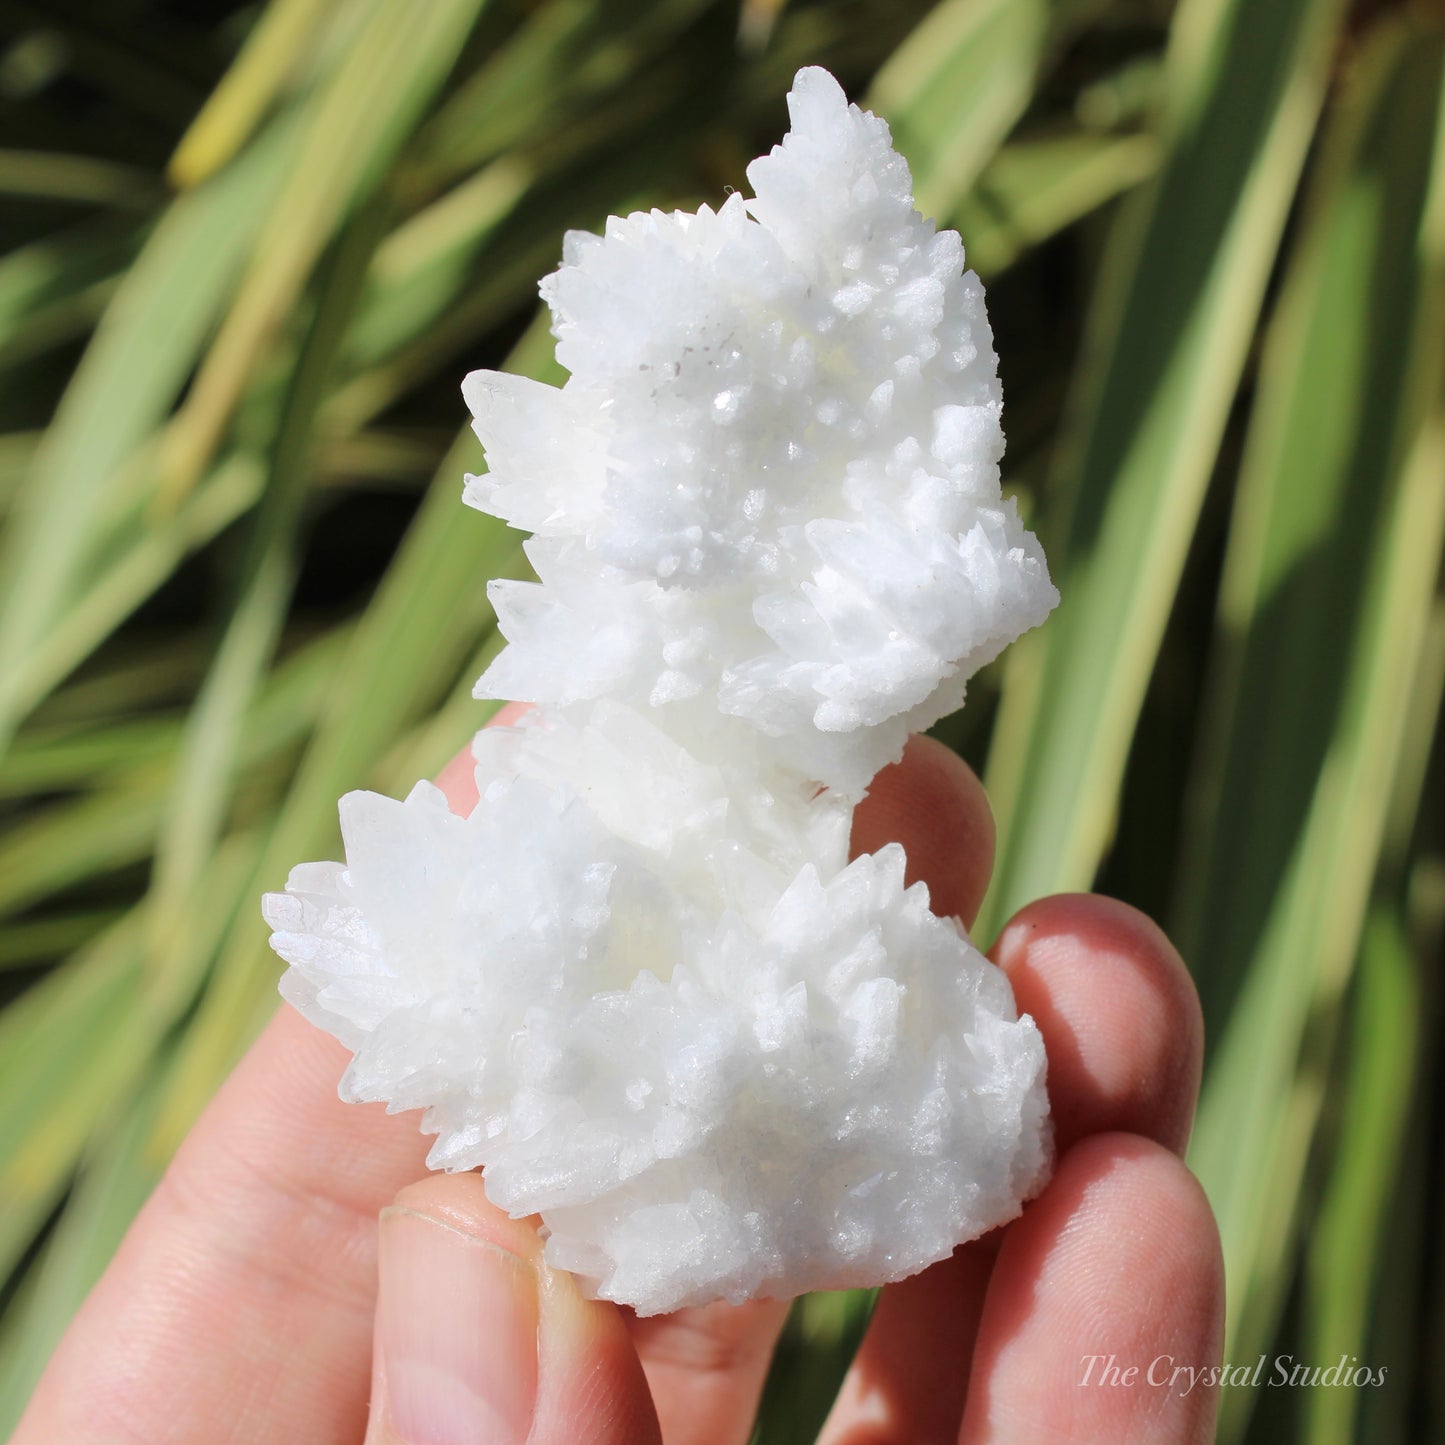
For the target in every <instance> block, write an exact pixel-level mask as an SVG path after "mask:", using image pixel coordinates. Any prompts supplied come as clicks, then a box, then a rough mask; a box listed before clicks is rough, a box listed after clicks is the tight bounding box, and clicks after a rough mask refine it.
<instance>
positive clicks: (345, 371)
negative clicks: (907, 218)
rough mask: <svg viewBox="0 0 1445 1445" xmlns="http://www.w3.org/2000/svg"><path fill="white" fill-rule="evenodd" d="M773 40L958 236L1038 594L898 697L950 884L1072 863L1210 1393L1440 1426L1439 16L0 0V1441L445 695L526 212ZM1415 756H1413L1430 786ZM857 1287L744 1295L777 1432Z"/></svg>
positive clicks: (712, 109)
mask: <svg viewBox="0 0 1445 1445" xmlns="http://www.w3.org/2000/svg"><path fill="white" fill-rule="evenodd" d="M812 62H820V63H822V64H825V65H827V66H829V67H830V68H832V69H833V70H834V71H835V72H836V73H837V74H838V75H839V76H840V78H841V79H843V81H844V82H845V84H846V85H847V87H848V88H849V91H850V93H851V94H853V95H854V96H856V97H858V98H860V99H861V100H863V101H864V102H865V103H867V104H869V105H872V106H874V107H875V108H877V109H878V110H879V111H880V113H882V114H883V115H885V116H886V117H887V118H888V119H889V120H890V122H891V123H892V125H893V127H894V132H895V135H896V137H897V140H898V143H899V146H900V148H901V149H902V150H903V152H904V153H905V154H906V155H907V156H908V158H909V160H910V161H911V163H912V165H913V167H914V172H915V176H916V178H917V182H918V195H919V203H920V206H921V207H922V208H923V209H924V210H925V211H927V212H930V213H932V214H935V215H937V216H939V217H940V218H942V219H943V220H944V221H946V222H947V223H949V224H952V225H956V226H957V227H959V228H960V229H961V230H962V232H963V235H964V239H965V242H966V245H967V247H968V252H969V257H970V261H971V263H972V264H973V265H975V266H976V267H977V268H978V270H979V271H980V272H981V274H982V275H983V277H984V279H985V281H986V282H988V284H989V292H990V309H991V314H992V317H993V322H994V326H995V329H996V335H997V345H998V350H999V353H1000V358H1001V365H1002V370H1003V376H1004V385H1005V394H1006V396H1007V398H1008V406H1007V415H1006V424H1007V428H1008V433H1009V456H1008V459H1007V462H1006V475H1007V477H1008V479H1009V483H1010V485H1011V486H1012V487H1013V488H1014V489H1016V490H1017V491H1018V492H1019V493H1020V495H1021V496H1022V498H1023V499H1024V504H1025V507H1026V508H1027V510H1028V511H1029V513H1030V515H1031V516H1032V518H1033V522H1034V525H1035V526H1036V527H1037V529H1038V530H1039V532H1040V533H1041V535H1042V537H1043V539H1044V542H1045V545H1046V547H1047V549H1048V553H1049V556H1050V559H1051V562H1052V564H1053V567H1054V571H1055V576H1056V578H1057V580H1058V581H1059V584H1060V587H1061V590H1062V592H1063V596H1064V602H1063V605H1062V606H1061V607H1060V609H1059V611H1058V613H1057V614H1056V615H1055V617H1054V618H1053V620H1052V621H1051V622H1050V623H1049V625H1048V626H1047V627H1046V628H1044V629H1043V630H1042V631H1041V632H1039V633H1036V634H1033V635H1031V636H1030V637H1029V638H1028V639H1027V640H1026V641H1025V642H1024V643H1022V644H1020V645H1018V646H1016V647H1015V648H1013V649H1012V650H1011V651H1010V652H1009V654H1008V655H1007V657H1006V658H1005V659H1004V661H1003V662H1002V664H1001V665H1000V666H999V667H997V668H996V669H994V670H992V671H991V672H990V673H989V674H987V675H985V676H984V677H983V678H981V679H980V680H979V682H978V683H977V684H976V685H975V688H974V690H973V695H972V698H971V701H970V706H969V708H968V709H967V711H966V712H965V713H964V714H963V715H962V716H961V717H960V718H958V719H955V720H953V721H952V722H950V723H948V724H946V725H945V726H944V728H943V729H942V732H943V735H944V736H945V737H946V738H947V740H948V741H949V742H950V743H952V744H953V745H954V746H956V747H957V748H958V749H959V750H960V751H962V752H963V753H964V754H965V755H966V756H967V757H969V758H970V760H971V761H972V762H973V763H974V764H975V766H977V767H978V768H979V769H980V770H982V771H983V772H984V773H985V775H986V777H987V780H988V783H989V786H990V789H991V791H992V795H993V798H994V806H995V810H996V812H997V814H998V818H999V824H1000V854H999V859H1000V862H999V870H998V875H997V880H996V884H995V887H994V890H993V892H992V894H991V896H990V900H989V902H988V904H987V906H986V910H985V917H984V919H983V920H982V921H981V923H980V928H979V932H980V936H981V937H985V938H986V937H991V936H992V933H993V931H994V930H995V929H996V928H997V927H998V925H999V924H1000V923H1001V921H1002V920H1003V919H1004V918H1005V917H1007V916H1008V914H1009V913H1010V912H1011V911H1012V910H1013V909H1014V908H1015V907H1017V906H1018V905H1020V904H1022V903H1023V902H1025V901H1026V900H1028V899H1029V898H1031V897H1033V896H1036V895H1038V894H1040V893H1044V892H1048V891H1053V890H1056V889H1060V888H1084V887H1089V886H1094V885H1097V886H1099V887H1101V888H1103V889H1105V890H1106V891H1109V892H1111V893H1114V894H1116V895H1118V896H1121V897H1124V898H1127V899H1129V900H1130V901H1132V902H1134V903H1136V904H1138V905H1139V906H1141V907H1143V908H1145V909H1147V910H1149V911H1150V912H1151V913H1153V914H1155V915H1156V916H1157V917H1159V918H1160V919H1161V921H1163V922H1164V923H1165V924H1166V925H1167V926H1168V927H1169V929H1170V930H1171V932H1172V933H1173V935H1174V937H1175V938H1176V940H1177V941H1178V942H1179V944H1180V947H1181V949H1182V950H1183V952H1184V954H1185V957H1186V958H1187V959H1188V960H1189V962H1190V964H1191V966H1192V968H1193V969H1194V971H1195V975H1196V978H1197V979H1198V982H1199V988H1200V992H1201V994H1202V996H1203V999H1204V1004H1205V1009H1206V1014H1207V1020H1208V1029H1209V1037H1210V1049H1209V1058H1208V1064H1207V1076H1206V1083H1205V1091H1204V1098H1203V1103H1202V1108H1201V1112H1200V1117H1199V1123H1198V1127H1197V1130H1196V1135H1195V1139H1194V1144H1193V1149H1192V1156H1191V1163H1192V1164H1193V1166H1194V1168H1195V1169H1196V1170H1197V1171H1198V1173H1199V1174H1200V1176H1201V1178H1202V1179H1203V1181H1204V1183H1205V1185H1206V1187H1207V1189H1208V1192H1209V1195H1210V1197H1211V1199H1212V1200H1213V1203H1214V1207H1215V1209H1216V1211H1217V1213H1218V1216H1219V1221H1220V1225H1221V1228H1222V1231H1223V1237H1224V1246H1225V1252H1226V1257H1227V1264H1228V1272H1229V1287H1230V1299H1229V1326H1228V1328H1229V1340H1228V1347H1227V1356H1226V1357H1227V1358H1228V1359H1229V1360H1231V1361H1251V1362H1252V1361H1253V1360H1254V1359H1255V1358H1256V1357H1257V1356H1258V1355H1259V1354H1261V1353H1265V1352H1286V1353H1292V1354H1293V1355H1294V1356H1295V1357H1296V1358H1297V1359H1303V1360H1308V1361H1310V1362H1312V1363H1317V1364H1321V1365H1327V1364H1332V1363H1334V1362H1335V1361H1336V1360H1338V1359H1339V1357H1340V1356H1341V1355H1346V1356H1355V1357H1358V1359H1359V1361H1360V1362H1362V1363H1367V1364H1369V1365H1371V1366H1374V1367H1379V1366H1381V1365H1384V1366H1387V1367H1388V1372H1389V1373H1388V1384H1387V1385H1386V1386H1385V1387H1384V1388H1379V1389H1371V1390H1367V1391H1363V1392H1355V1391H1352V1390H1349V1389H1345V1388H1336V1389H1316V1390H1254V1391H1250V1390H1243V1389H1235V1390H1230V1391H1227V1392H1226V1395H1225V1400H1224V1410H1223V1417H1222V1422H1221V1429H1220V1438H1221V1440H1224V1441H1227V1442H1235V1441H1251V1442H1253V1441H1269V1442H1274V1441H1286V1440H1291V1441H1292V1440H1299V1441H1310V1442H1318V1445H1330V1442H1345V1441H1350V1440H1361V1441H1371V1442H1384V1441H1416V1440H1425V1439H1437V1440H1440V1439H1445V1251H1442V1248H1441V1242H1440V1233H1439V1229H1438V1225H1439V1221H1440V1219H1441V1217H1442V1203H1445V1199H1442V1157H1445V1152H1442V1119H1445V1115H1442V1110H1441V1103H1440V1098H1439V1094H1440V1090H1439V1083H1440V1071H1441V1062H1442V1054H1441V1048H1440V1042H1439V1039H1440V1017H1441V990H1440V983H1439V973H1440V968H1439V966H1440V963H1441V920H1442V914H1445V854H1442V843H1445V839H1442V829H1441V823H1442V818H1441V814H1440V810H1439V809H1438V807H1437V808H1435V809H1434V810H1431V809H1429V808H1423V807H1422V806H1421V799H1422V798H1424V797H1431V796H1434V797H1435V798H1437V799H1438V798H1439V797H1440V796H1441V795H1442V794H1441V791H1440V790H1439V783H1440V778H1439V773H1440V770H1441V758H1440V748H1439V733H1438V730H1437V719H1438V715H1439V706H1440V697H1441V684H1442V678H1445V609H1442V604H1441V600H1440V596H1439V592H1438V576H1439V563H1440V556H1441V542H1442V533H1445V365H1442V362H1445V357H1442V350H1445V127H1442V115H1445V110H1442V73H1445V16H1442V10H1441V7H1440V6H1439V5H1437V4H1429V3H1416V4H1411V3H1406V0H1397V3H1386V0H1374V3H1357V4H1354V5H1349V4H1347V3H1345V0H1178V3H1177V4H1171V3H1168V0H943V3H941V4H930V3H927V0H836V3H804V0H795V3H792V4H784V3H782V0H748V3H745V4H743V5H742V6H741V7H739V5H738V4H737V3H736V0H734V3H711V0H655V3H646V0H606V3H603V0H485V3H484V0H426V3H417V0H269V3H267V4H264V5H262V4H235V3H227V0H109V3H101V0H88V3H87V0H46V3H44V4H40V3H29V0H0V116H3V133H0V194H3V196H4V213H3V217H0V239H3V258H0V515H3V538H0V743H3V761H0V810H3V821H0V998H3V1000H4V1008H3V1012H0V1277H4V1278H6V1279H7V1280H8V1283H7V1284H6V1285H5V1287H4V1293H3V1296H0V1303H3V1317H0V1430H8V1427H9V1425H10V1424H11V1423H12V1422H13V1421H14V1419H15V1417H16V1415H17V1414H18V1410H19V1406H20V1404H21V1403H22V1401H23V1400H24V1398H25V1396H26V1395H27V1393H28V1391H29V1389H30V1387H31V1385H32V1383H33V1381H34V1379H35V1378H36V1376H37V1374H38V1371H39V1369H40V1367H41V1365H42V1364H43V1362H44V1360H45V1358H46V1355H47V1354H48V1352H49V1350H50V1348H51V1346H52V1344H53V1343H54V1341H55V1339H56V1338H57V1336H58V1334H59V1332H60V1330H61V1329H62V1328H63V1326H64V1324H65V1321H66V1320H67V1318H68V1317H69V1315H70V1313H71V1312H72V1311H73V1309H74V1308H75V1306H76V1305H77V1303H78V1302H79V1300H80V1298H81V1297H82V1296H83V1294H84V1292H85V1291H86V1289H87V1288H88V1287H89V1285H90V1284H91V1282H92V1281H93V1280H94V1278H95V1277H96V1275H97V1274H98V1272H99V1271H100V1269H101V1268H102V1266H103V1265H104V1263H105V1261H106V1260H107V1258H108V1257H109V1255H110V1253H111V1252H112V1250H113V1249H114V1248H115V1246H116V1243H117V1241H118V1240H119V1238H120V1236H121V1234H122V1232H123V1231H124V1229H125V1227H126V1224H127V1222H128V1220H129V1219H130V1217H131V1215H132V1214H133V1212H134V1211H135V1209H136V1208H137V1207H138V1205H139V1203H140V1202H141V1200H142V1199H143V1198H144V1196H145V1195H146V1193H147V1192H148V1191H149V1189H150V1188H151V1186H152V1185H153V1184H154V1182H155V1180H156V1178H157V1176H158V1173H159V1171H160V1170H161V1169H162V1168H163V1166H164V1164H165V1161H166V1159H167V1157H168V1155H169V1153H170V1151H171V1150H172V1148H173V1147H174V1145H175V1143H176V1141H177V1139H178V1138H179V1137H180V1135H181V1134H182V1133H183V1132H184V1131H185V1129H186V1127H187V1125H188V1124H189V1123H190V1121H191V1120H192V1119H193V1118H194V1116H195V1115H196V1113H197V1111H198V1110H199V1109H200V1107H201V1106H202V1104H203V1103H204V1101H205V1100H206V1099H207V1097H208V1096H209V1095H210V1093H211V1092H212V1091H213V1090H214V1089H215V1087H216V1085H217V1084H218V1082H219V1081H220V1079H221V1078H222V1077H223V1076H224V1074H225V1073H226V1072H227V1070H228V1068H229V1067H230V1065H231V1064H232V1062H233V1061H234V1060H235V1058H236V1056H237V1054H238V1053H239V1052H240V1050H241V1049H242V1048H243V1047H244V1046H245V1044H246V1043H247V1041H248V1040H249V1038H250V1037H251V1036H252V1034H253V1033H254V1032H255V1030H256V1029H257V1028H258V1027H259V1025H260V1023H261V1021H262V1020H263V1019H264V1018H265V1017H266V1015H267V1014H268V1013H269V1012H270V1010H271V1009H272V1008H274V1007H275V988H274V983H275V978H276V975H277V967H276V965H275V963H274V961H273V959H272V957H271V955H270V954H269V952H268V951H267V949H266V946H265V936H264V929H263V927H262V925H261V921H260V918H259V914H258V909H257V898H258V895H259V894H260V892H261V891H262V890H263V888H266V887H276V886H278V885H279V884H280V883H281V881H282V880H283V878H284V877H285V874H286V870H287V868H288V866H289V865H290V864H292V863H293V862H295V861H297V860H299V859H303V858H312V857H325V856H328V855H333V856H334V855H335V853H336V851H337V849H338V847H339V840H338V838H337V830H336V821H335V800H336V798H337V795H338V794H340V793H341V792H343V791H345V790H347V789H349V788H353V787H357V786H362V785H368V786H373V787H378V788H381V789H384V790H388V791H392V792H396V791H399V790H405V789H406V788H407V787H408V786H409V784H410V783H411V782H412V781H413V780H414V779H415V778H417V777H420V776H423V775H426V774H430V773H433V772H435V771H436V770H437V769H438V768H439V767H440V766H441V764H442V763H443V762H444V761H445V760H446V759H447V758H448V757H449V756H450V755H451V754H452V753H453V752H454V751H455V750H456V749H457V748H458V747H459V746H460V745H461V744H462V743H463V742H464V741H465V739H466V738H467V737H468V736H469V735H470V733H471V731H472V730H473V729H474V728H475V727H476V726H478V725H480V723H481V722H482V720H483V717H484V712H483V710H482V708H481V707H480V706H479V705H478V704H476V703H473V702H472V701H471V699H470V696H469V690H470V685H471V682H472V680H473V679H474V678H475V677H476V675H477V674H478V673H479V671H480V670H481V668H482V666H483V664H484V661H485V659H486V657H487V656H488V655H489V654H490V653H491V652H492V651H493V650H494V649H495V648H496V647H497V646H498V645H499V640H498V638H497V637H496V634H495V630H494V626H493V618H492V615H491V613H490V611H489V610H488V607H487V602H486V593H485V587H486V582H487V579H488V578H489V577H491V576H496V575H501V574H506V573H513V572H516V571H517V570H518V569H520V568H522V567H523V566H524V565H525V563H524V561H523V559H522V557H521V554H520V552H519V550H518V546H517V541H518V539H517V538H516V537H515V536H514V535H512V534H508V533H507V532H506V531H505V530H503V529H502V528H501V526H500V524H498V523H495V522H492V521H491V520H490V519H487V518H483V517H481V516H479V515H477V514H475V513H469V512H466V511H464V510H463V508H462V506H461V505H460V488H461V478H462V474H463V472H464V471H466V470H467V469H469V468H470V469H478V468H479V467H480V466H481V457H480V452H479V449H478V448H477V447H476V445H475V443H474V442H473V441H472V440H471V439H470V436H469V435H468V434H465V433H463V432H462V421H463V409H462V406H461V401H460V397H459V394H458V383H459V381H460V378H461V376H462V374H463V373H464V372H465V371H466V370H468V369H470V368H472V367H475V366H482V365H488V366H499V365H506V366H508V367H510V368H513V369H517V370H520V371H524V372H527V373H530V374H532V375H534V376H537V377H541V378H549V379H553V380H556V379H558V374H557V372H556V370H555V366H554V363H553V362H552V360H551V353H550V339H549V337H548V336H547V334H546V330H545V325H544V324H543V323H542V322H540V321H539V319H538V316H537V301H536V290H535V287H536V281H537V279H538V278H539V277H540V276H541V275H543V274H544V273H545V272H547V271H548V270H550V269H551V268H552V267H553V266H554V265H555V264H556V262H557V260H558V258H559V254H560V245H561V237H562V232H563V230H564V229H565V228H567V227H569V226H580V227H589V228H595V227H597V226H598V225H599V224H600V222H601V220H602V218H603V217H604V215H606V214H607V213H608V212H610V211H625V210H628V209H632V208H636V207H639V206H646V205H654V204H656V205H662V206H669V207H670V206H676V205H685V206H688V207H692V206H695V205H696V204H697V203H698V202H699V201H701V200H704V199H709V200H714V201H715V200H717V199H718V197H719V196H720V195H721V194H722V192H723V189H724V187H726V186H729V185H731V186H741V185H743V184H744V177H743V167H744V165H745V163H746V161H747V160H748V159H749V158H750V157H751V156H752V155H754V154H755V153H757V152H758V151H759V150H761V149H763V148H765V147H766V146H768V145H770V144H771V143H772V142H773V141H775V140H776V139H777V137H778V136H779V135H780V134H781V132H782V131H783V129H784V128H785V113H784V107H783V96H784V92H785V90H786V87H787V83H788V81H789V79H790V77H791V75H792V73H793V70H794V69H795V68H796V67H797V66H798V65H800V64H803V63H812ZM1432 783H1433V785H1434V786H1433V789H1432ZM867 1307H868V1299H867V1297H866V1296H853V1295H830V1296H815V1297H812V1298H809V1299H807V1300H804V1301H801V1302H800V1303H799V1304H798V1306H797V1307H796V1308H795V1311H794V1314H793V1317H792V1319H791V1322H790V1326H789V1330H788V1333H787V1335H786V1337H785V1343H784V1347H783V1349H782V1351H781V1353H780V1355H779V1357H778V1362H777V1364H776V1366H775V1369H774V1372H773V1376H772V1378H771V1380H770V1382H769V1387H768V1391H767V1395H766V1398H765V1402H764V1412H763V1419H762V1422H761V1424H760V1427H759V1437H760V1439H762V1440H766V1441H769V1442H773V1441H776V1442H783V1441H793V1440H801V1439H805V1438H807V1436H808V1434H809V1431H810V1430H811V1428H812V1427H813V1426H814V1425H815V1424H816V1423H817V1422H818V1421H819V1420H820V1419H821V1416H822V1413H823V1411H824V1410H825V1409H826V1405H827V1401H828V1399H829V1397H830V1395H831V1392H832V1390H833V1389H834V1387H835V1386H836V1383H837V1381H838V1379H839V1377H840V1375H841V1371H842V1369H843V1367H844V1365H845V1363H846V1360H847V1357H848V1352H849V1350H850V1349H851V1348H852V1346H853V1344H854V1342H855V1341H856V1339H857V1336H858V1333H859V1330H860V1328H861V1324H862V1321H863V1320H864V1318H865V1317H866V1311H867Z"/></svg>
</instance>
